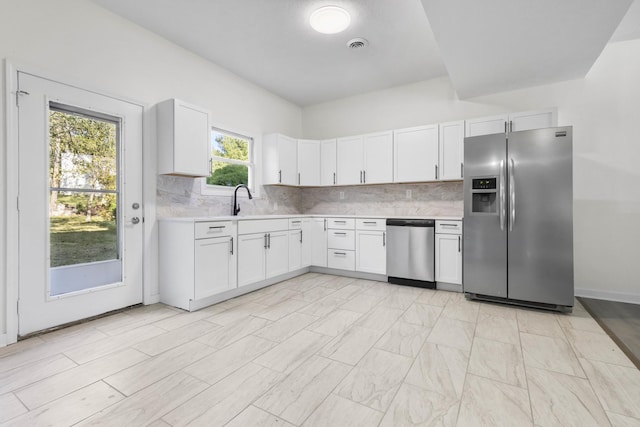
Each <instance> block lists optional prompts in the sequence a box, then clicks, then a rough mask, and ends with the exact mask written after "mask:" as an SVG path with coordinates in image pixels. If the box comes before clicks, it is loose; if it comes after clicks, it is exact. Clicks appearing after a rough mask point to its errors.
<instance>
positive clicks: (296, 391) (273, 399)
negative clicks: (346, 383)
mask: <svg viewBox="0 0 640 427" xmlns="http://www.w3.org/2000/svg"><path fill="white" fill-rule="evenodd" d="M350 370H351V366H348V365H345V364H342V363H340V362H336V361H333V360H329V359H325V358H323V357H318V356H312V357H311V358H309V359H308V360H307V361H305V362H304V363H303V364H301V365H300V366H299V367H298V368H296V369H295V370H294V371H293V372H291V374H289V376H287V378H285V379H284V380H283V381H281V382H280V383H278V384H276V385H275V386H274V387H273V388H272V389H271V390H269V391H267V392H266V393H265V394H264V395H263V396H262V397H260V398H259V399H258V400H257V401H256V402H255V405H256V406H257V407H259V408H262V409H264V410H266V411H268V412H270V413H272V414H275V415H277V416H279V417H282V418H283V419H285V420H287V421H289V422H291V423H293V424H296V425H299V424H301V423H302V422H303V421H304V420H305V419H306V418H307V417H308V416H309V415H311V413H312V412H313V411H314V410H315V409H316V408H317V407H318V406H319V405H320V404H321V403H322V401H323V400H324V399H325V398H326V397H327V396H328V395H329V393H331V390H333V389H334V388H335V387H336V385H338V383H340V381H342V380H343V379H344V377H345V376H346V375H347V374H348V373H349V371H350Z"/></svg>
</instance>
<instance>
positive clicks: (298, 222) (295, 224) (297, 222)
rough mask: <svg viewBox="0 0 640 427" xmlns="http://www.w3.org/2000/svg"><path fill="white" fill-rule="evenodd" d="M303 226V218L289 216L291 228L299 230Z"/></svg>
mask: <svg viewBox="0 0 640 427" xmlns="http://www.w3.org/2000/svg"><path fill="white" fill-rule="evenodd" d="M301 228H302V218H289V230H299V229H301Z"/></svg>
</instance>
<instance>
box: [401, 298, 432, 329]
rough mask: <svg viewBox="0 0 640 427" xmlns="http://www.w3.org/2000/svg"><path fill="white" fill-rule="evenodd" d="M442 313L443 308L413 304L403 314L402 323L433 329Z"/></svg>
mask: <svg viewBox="0 0 640 427" xmlns="http://www.w3.org/2000/svg"><path fill="white" fill-rule="evenodd" d="M441 312H442V308H440V307H437V306H434V305H427V304H419V303H415V304H411V306H409V308H407V311H405V312H404V313H403V314H402V321H403V322H406V323H413V324H414V325H420V326H424V327H425V328H433V326H434V325H435V324H436V321H437V320H438V317H439V316H440V314H441Z"/></svg>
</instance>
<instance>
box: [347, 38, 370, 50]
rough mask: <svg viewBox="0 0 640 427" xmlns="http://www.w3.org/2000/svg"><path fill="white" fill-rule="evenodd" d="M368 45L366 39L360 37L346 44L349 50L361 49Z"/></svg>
mask: <svg viewBox="0 0 640 427" xmlns="http://www.w3.org/2000/svg"><path fill="white" fill-rule="evenodd" d="M368 45H369V42H368V41H367V39H363V38H362V37H357V38H355V39H351V40H349V41H348V42H347V47H348V48H349V49H362V48H363V47H367V46H368Z"/></svg>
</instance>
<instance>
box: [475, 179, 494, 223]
mask: <svg viewBox="0 0 640 427" xmlns="http://www.w3.org/2000/svg"><path fill="white" fill-rule="evenodd" d="M497 182H498V178H497V177H488V178H487V177H483V178H472V180H471V212H472V213H486V214H497V213H498V197H497V196H498V189H497V185H496V184H497Z"/></svg>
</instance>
